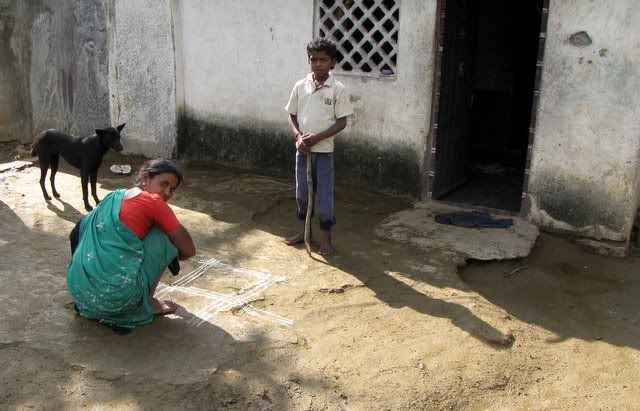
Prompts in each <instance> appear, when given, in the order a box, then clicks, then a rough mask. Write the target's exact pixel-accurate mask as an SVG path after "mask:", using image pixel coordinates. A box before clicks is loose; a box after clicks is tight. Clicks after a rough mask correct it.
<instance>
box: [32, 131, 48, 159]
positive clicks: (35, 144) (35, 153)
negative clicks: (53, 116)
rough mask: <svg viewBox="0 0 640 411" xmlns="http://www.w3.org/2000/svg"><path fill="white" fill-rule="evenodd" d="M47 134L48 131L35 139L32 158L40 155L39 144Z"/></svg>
mask: <svg viewBox="0 0 640 411" xmlns="http://www.w3.org/2000/svg"><path fill="white" fill-rule="evenodd" d="M46 133H47V132H46V131H43V132H42V133H39V134H38V135H37V136H36V138H34V139H33V143H32V144H31V152H30V154H31V157H35V156H37V155H38V143H39V142H40V140H41V139H42V137H44V135H45V134H46Z"/></svg>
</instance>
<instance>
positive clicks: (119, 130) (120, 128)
mask: <svg viewBox="0 0 640 411" xmlns="http://www.w3.org/2000/svg"><path fill="white" fill-rule="evenodd" d="M125 124H127V123H122V124H120V125H119V126H118V127H116V130H118V133H119V132H121V131H122V129H123V128H124V125H125Z"/></svg>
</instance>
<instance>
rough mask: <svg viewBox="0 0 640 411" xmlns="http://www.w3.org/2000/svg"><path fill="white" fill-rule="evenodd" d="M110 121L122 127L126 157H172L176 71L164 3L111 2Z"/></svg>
mask: <svg viewBox="0 0 640 411" xmlns="http://www.w3.org/2000/svg"><path fill="white" fill-rule="evenodd" d="M113 2H114V17H113V21H114V32H113V40H112V42H111V47H110V54H111V66H112V71H111V76H110V77H109V84H110V90H111V95H112V97H111V100H112V104H111V116H112V119H113V122H114V124H116V123H117V124H120V123H126V124H127V125H126V127H125V129H124V130H125V134H126V138H123V141H122V144H123V146H124V150H125V152H126V153H136V154H144V155H146V156H148V157H156V156H171V155H172V153H173V151H174V147H175V141H176V68H175V56H174V40H173V15H172V7H171V2H170V1H169V0H136V1H129V0H113Z"/></svg>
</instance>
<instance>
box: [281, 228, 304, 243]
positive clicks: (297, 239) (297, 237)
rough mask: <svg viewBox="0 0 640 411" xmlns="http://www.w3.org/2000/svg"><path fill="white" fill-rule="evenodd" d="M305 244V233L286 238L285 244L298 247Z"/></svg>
mask: <svg viewBox="0 0 640 411" xmlns="http://www.w3.org/2000/svg"><path fill="white" fill-rule="evenodd" d="M302 242H304V231H303V232H301V233H298V234H296V235H293V236H291V237H289V238H285V240H284V243H285V244H286V245H296V244H300V243H302Z"/></svg>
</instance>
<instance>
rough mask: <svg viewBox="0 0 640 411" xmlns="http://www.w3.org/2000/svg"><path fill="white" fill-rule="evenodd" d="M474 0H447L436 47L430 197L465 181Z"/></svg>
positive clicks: (442, 193)
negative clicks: (437, 74) (438, 50)
mask: <svg viewBox="0 0 640 411" xmlns="http://www.w3.org/2000/svg"><path fill="white" fill-rule="evenodd" d="M475 3H476V2H475V1H472V0H447V1H446V6H444V4H443V10H444V9H445V8H446V11H445V23H444V31H443V33H441V38H440V47H441V48H442V52H443V56H442V62H441V65H440V70H441V77H440V82H441V83H440V84H441V87H440V91H439V95H438V94H436V98H437V99H438V100H439V111H438V116H437V120H436V121H437V123H436V124H437V142H436V152H435V160H436V167H435V180H434V182H433V194H432V195H433V197H434V198H439V197H441V196H443V195H445V194H446V193H448V192H450V191H452V190H454V189H455V188H457V187H459V186H461V185H462V184H464V183H465V182H466V178H467V172H466V170H467V159H468V154H469V150H468V146H469V137H468V134H469V112H470V107H471V86H472V84H471V80H472V77H471V74H472V73H473V39H474V38H475V33H474V32H475V30H474V27H473V24H472V23H473V22H474V19H473V18H472V14H473V11H474V10H473V9H474V8H475Z"/></svg>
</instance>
